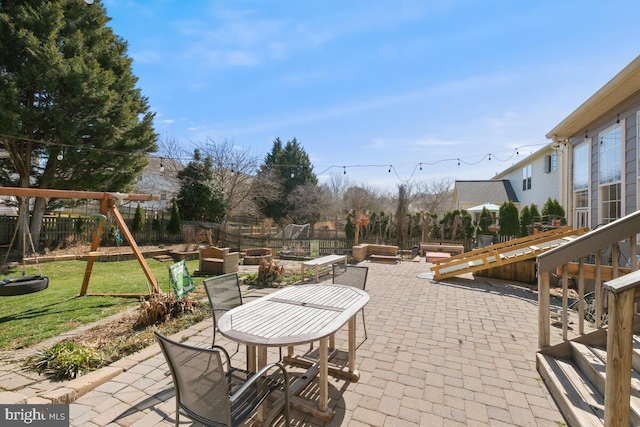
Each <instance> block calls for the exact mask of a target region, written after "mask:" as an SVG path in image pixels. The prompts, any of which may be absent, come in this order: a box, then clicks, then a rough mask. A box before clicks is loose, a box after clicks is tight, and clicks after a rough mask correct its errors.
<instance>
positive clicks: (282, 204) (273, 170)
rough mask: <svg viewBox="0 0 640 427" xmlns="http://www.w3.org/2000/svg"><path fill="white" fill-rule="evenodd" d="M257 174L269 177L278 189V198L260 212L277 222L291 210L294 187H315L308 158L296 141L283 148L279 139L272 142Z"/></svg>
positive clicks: (268, 202) (315, 180)
mask: <svg viewBox="0 0 640 427" xmlns="http://www.w3.org/2000/svg"><path fill="white" fill-rule="evenodd" d="M260 174H262V175H270V176H271V177H272V178H273V179H275V180H276V181H277V182H278V183H279V184H280V186H281V189H282V197H281V198H280V199H278V200H275V201H272V200H268V201H263V203H262V213H263V214H264V215H265V216H267V217H270V218H273V219H275V220H276V221H278V220H281V219H283V218H285V217H287V216H288V215H289V214H290V212H291V211H292V210H293V201H292V200H288V198H289V195H290V194H292V193H293V190H294V189H295V188H296V187H299V186H303V185H318V178H317V177H316V175H315V174H314V173H313V165H312V164H311V161H310V160H309V156H308V155H307V153H306V152H305V151H304V148H302V146H301V145H300V144H299V143H298V141H297V140H296V139H295V138H293V140H291V141H287V143H286V144H284V146H283V144H282V141H281V140H280V138H276V139H275V141H274V142H273V146H272V148H271V152H270V153H269V154H267V156H266V157H265V160H264V164H263V165H262V166H261V168H260Z"/></svg>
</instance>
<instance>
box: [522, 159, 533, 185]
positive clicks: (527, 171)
mask: <svg viewBox="0 0 640 427" xmlns="http://www.w3.org/2000/svg"><path fill="white" fill-rule="evenodd" d="M531 170H532V168H531V165H528V166H525V167H523V168H522V191H527V190H531Z"/></svg>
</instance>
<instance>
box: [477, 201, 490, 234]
mask: <svg viewBox="0 0 640 427" xmlns="http://www.w3.org/2000/svg"><path fill="white" fill-rule="evenodd" d="M478 222H479V224H480V226H479V228H480V230H482V231H481V233H482V234H487V233H491V232H490V231H489V226H490V225H491V224H493V217H492V216H491V213H490V212H489V210H488V209H487V207H486V206H483V207H482V212H480V219H479V220H478Z"/></svg>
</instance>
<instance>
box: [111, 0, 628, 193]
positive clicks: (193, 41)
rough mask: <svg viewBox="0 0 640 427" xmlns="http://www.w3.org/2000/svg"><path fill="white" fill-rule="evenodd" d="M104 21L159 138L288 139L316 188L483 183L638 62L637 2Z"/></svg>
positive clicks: (411, 5) (542, 0)
mask: <svg viewBox="0 0 640 427" xmlns="http://www.w3.org/2000/svg"><path fill="white" fill-rule="evenodd" d="M103 5H104V6H105V7H106V9H107V14H108V15H109V16H110V17H111V18H112V21H111V22H110V24H109V25H110V26H112V27H113V29H114V31H115V33H116V34H118V35H119V36H121V37H123V38H124V39H125V40H126V41H127V42H128V45H129V55H130V56H131V57H132V58H133V59H134V64H133V71H134V73H135V74H136V75H137V76H138V78H139V82H138V86H139V87H140V88H141V90H142V92H143V94H144V95H145V96H147V97H148V98H149V103H150V107H151V110H152V111H154V112H155V113H156V120H155V127H156V131H157V132H158V133H159V134H160V135H161V138H168V139H174V140H176V141H178V142H179V143H180V144H181V146H182V147H183V148H184V149H185V150H186V151H187V152H189V153H191V152H192V151H193V148H194V143H196V144H197V143H199V142H202V141H205V140H206V139H208V138H209V139H212V140H214V141H222V140H225V139H226V140H228V141H231V142H233V143H234V144H236V145H237V146H239V147H241V148H242V149H245V150H246V149H248V150H251V152H252V153H254V154H255V155H257V156H258V157H259V158H261V159H263V158H264V156H265V155H266V153H268V152H269V151H270V150H271V147H272V144H273V140H274V139H275V138H276V137H280V139H281V140H283V141H288V140H291V139H293V138H294V137H295V138H297V140H298V142H299V143H300V144H301V145H302V146H303V147H304V149H305V151H306V152H307V154H308V155H309V157H310V159H311V162H312V163H313V165H314V172H315V173H316V174H317V175H318V177H319V179H320V182H324V180H326V179H327V177H328V176H329V175H330V174H343V171H345V170H346V172H347V175H346V176H347V177H348V178H349V179H350V180H351V181H352V182H353V183H355V184H359V183H366V184H368V185H371V186H375V187H378V188H386V189H395V188H396V187H397V185H399V184H402V183H403V182H410V181H411V180H414V181H415V180H418V181H428V180H432V179H442V178H451V179H452V180H455V179H489V178H491V177H492V176H493V175H494V174H496V173H497V172H500V171H502V170H503V169H506V168H507V167H509V166H510V165H512V164H513V163H515V162H517V161H519V160H521V159H522V156H524V155H525V154H528V153H530V152H532V151H536V150H537V149H539V148H541V147H542V146H543V145H544V144H546V143H548V142H549V141H548V140H546V139H545V134H546V133H547V132H548V131H549V130H551V129H552V128H553V127H554V126H555V125H556V124H558V123H559V122H560V121H561V120H562V119H564V118H565V117H566V116H567V115H568V114H570V113H571V112H572V111H573V110H574V109H575V108H577V107H578V106H579V105H580V104H581V103H582V102H584V101H585V100H586V99H587V98H588V97H590V96H591V95H592V94H593V93H594V92H595V91H597V90H598V89H599V88H600V87H602V85H604V84H605V83H606V82H607V81H609V80H610V79H611V78H612V77H613V76H614V75H615V74H616V73H618V71H620V70H621V69H622V68H624V67H625V66H626V65H627V64H628V63H629V62H631V61H632V60H633V59H634V58H635V57H636V56H637V55H638V54H640V51H639V49H638V46H639V45H638V34H639V27H638V17H639V16H640V2H639V1H638V0H628V1H627V0H620V1H613V2H605V1H604V0H601V1H592V0H581V1H573V0H550V1H547V0H539V1H520V0H503V1H492V0H450V1H449V0H440V1H427V0H423V1H403V0H385V1H380V0H366V1H364V0H363V1H361V0H349V1H344V0H343V1H333V0H325V1H314V0H311V1H290V0H278V1H243V0H234V1H224V0H217V1H205V0H146V1H143V0H137V1H136V0H103ZM518 147H520V148H519V149H518V152H519V156H517V155H515V151H516V148H518ZM488 154H491V160H489V159H488ZM458 159H460V166H458ZM500 160H503V161H500ZM420 163H422V170H421V171H420V170H419V164H420ZM343 166H346V168H343ZM390 167H391V169H392V172H391V173H389V172H388V170H389V169H390Z"/></svg>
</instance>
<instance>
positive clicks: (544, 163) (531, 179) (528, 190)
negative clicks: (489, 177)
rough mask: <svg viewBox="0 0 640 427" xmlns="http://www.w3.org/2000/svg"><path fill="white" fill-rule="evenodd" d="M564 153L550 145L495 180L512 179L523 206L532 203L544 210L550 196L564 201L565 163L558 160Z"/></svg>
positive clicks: (508, 169) (497, 176)
mask: <svg viewBox="0 0 640 427" xmlns="http://www.w3.org/2000/svg"><path fill="white" fill-rule="evenodd" d="M562 154H563V152H562V150H560V148H559V147H558V146H557V145H554V144H553V143H552V144H548V145H546V146H545V147H543V148H541V149H540V150H538V151H536V152H534V153H532V154H531V155H529V156H527V157H525V158H523V159H522V160H520V161H519V162H518V163H516V164H514V165H513V166H511V167H509V168H507V169H505V170H504V171H502V172H500V173H499V174H497V175H496V176H495V177H494V178H493V179H495V180H507V181H509V182H510V183H511V186H512V188H513V190H514V192H515V195H516V199H517V200H518V201H519V202H520V206H522V207H524V206H530V205H531V204H532V203H533V204H535V205H536V206H537V207H538V210H539V211H541V210H542V207H543V206H544V204H545V202H546V201H547V199H548V198H551V199H556V200H558V201H560V199H559V197H560V187H559V185H558V182H559V177H560V176H561V175H562V174H561V172H560V169H562V167H563V166H561V165H560V164H559V161H558V159H559V156H562Z"/></svg>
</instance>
